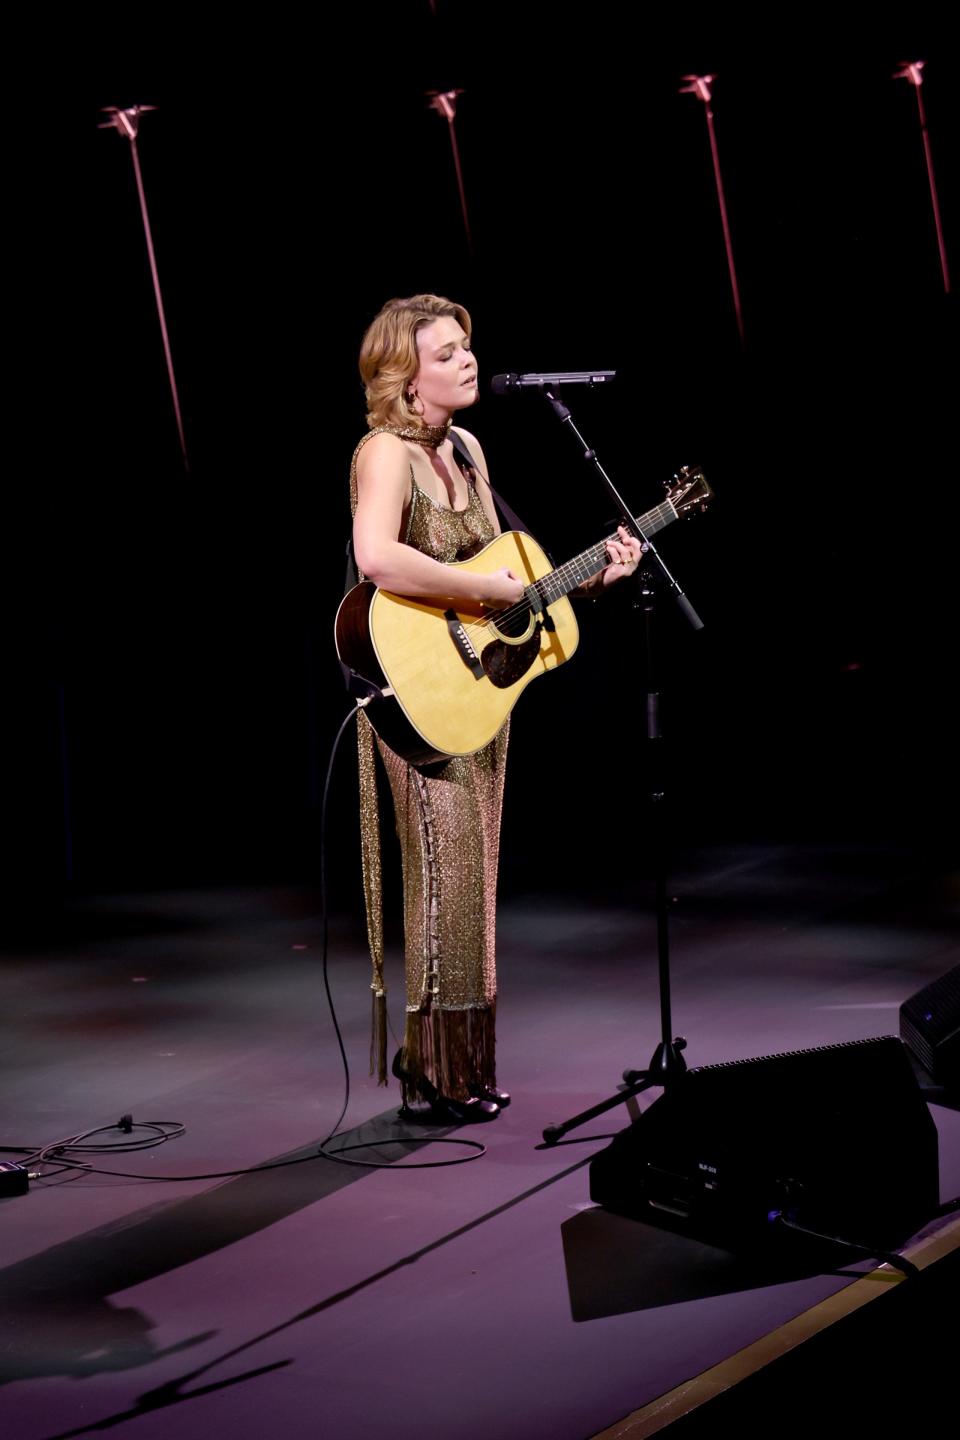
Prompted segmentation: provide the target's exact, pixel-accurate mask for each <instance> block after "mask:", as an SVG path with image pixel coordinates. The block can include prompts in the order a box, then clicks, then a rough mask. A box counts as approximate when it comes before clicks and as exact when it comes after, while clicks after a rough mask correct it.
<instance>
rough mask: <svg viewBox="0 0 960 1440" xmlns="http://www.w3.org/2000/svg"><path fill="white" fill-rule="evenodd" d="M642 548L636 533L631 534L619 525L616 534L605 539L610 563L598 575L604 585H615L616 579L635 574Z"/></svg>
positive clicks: (623, 578)
mask: <svg viewBox="0 0 960 1440" xmlns="http://www.w3.org/2000/svg"><path fill="white" fill-rule="evenodd" d="M642 549H643V547H642V546H641V544H640V541H639V540H638V539H637V537H636V535H631V534H630V532H629V530H627V529H626V527H625V526H623V525H621V526H620V527H619V529H618V530H617V533H616V535H614V536H611V538H610V539H609V540H608V541H607V554H608V555H609V556H610V564H609V565H608V566H607V568H606V569H605V570H604V571H603V572H602V573H601V576H600V579H601V582H602V584H603V585H604V587H606V586H607V585H615V584H616V582H617V581H618V580H625V579H626V578H627V577H628V576H629V575H635V574H636V572H637V567H638V566H639V564H640V555H641V552H642Z"/></svg>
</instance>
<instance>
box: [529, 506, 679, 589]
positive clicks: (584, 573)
mask: <svg viewBox="0 0 960 1440" xmlns="http://www.w3.org/2000/svg"><path fill="white" fill-rule="evenodd" d="M676 519H677V511H676V510H675V509H674V507H673V504H672V503H671V501H669V500H663V501H661V503H660V504H659V505H656V506H654V508H653V509H652V510H648V511H647V512H646V514H645V515H641V516H639V517H638V518H637V519H636V520H635V521H634V524H635V525H636V527H637V529H638V530H639V531H640V533H641V534H642V535H655V534H656V533H657V531H658V530H662V529H663V528H664V526H666V525H669V524H670V522H671V521H672V520H676ZM609 564H610V556H609V555H608V554H607V542H606V541H605V540H601V541H600V543H599V544H597V545H591V547H590V549H589V550H584V551H583V552H582V554H580V555H575V556H574V557H573V559H572V560H568V561H567V562H566V564H565V565H558V566H557V568H556V570H551V571H550V574H549V575H544V576H543V578H542V579H541V580H537V581H536V583H535V584H534V587H533V588H534V589H535V590H536V592H537V594H538V596H539V597H540V599H541V600H542V602H543V604H544V605H552V604H553V602H554V601H555V600H559V599H560V597H561V596H562V595H569V593H570V591H571V590H576V588H577V586H578V585H583V584H585V583H586V581H587V580H592V579H593V577H594V575H599V573H600V571H601V570H605V569H606V567H607V566H608V565H609Z"/></svg>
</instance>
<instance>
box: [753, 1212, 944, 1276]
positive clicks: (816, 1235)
mask: <svg viewBox="0 0 960 1440" xmlns="http://www.w3.org/2000/svg"><path fill="white" fill-rule="evenodd" d="M774 1220H775V1223H778V1224H780V1225H783V1226H785V1228H786V1229H787V1230H794V1231H796V1233H797V1234H798V1235H807V1236H809V1237H810V1238H811V1239H813V1240H826V1241H827V1242H828V1244H830V1245H839V1246H840V1247H841V1248H842V1249H845V1250H853V1251H855V1252H856V1254H858V1255H864V1256H866V1257H867V1258H868V1259H870V1260H880V1261H882V1262H883V1263H884V1264H886V1265H892V1266H893V1268H894V1269H895V1270H900V1271H902V1272H903V1274H904V1275H905V1276H906V1278H907V1279H908V1280H909V1279H911V1277H915V1276H917V1275H919V1274H920V1268H919V1266H917V1265H914V1263H913V1261H912V1260H905V1259H904V1257H903V1256H902V1255H897V1254H895V1252H894V1251H892V1250H877V1249H876V1248H875V1247H872V1246H869V1245H859V1244H858V1243H857V1242H856V1241H855V1240H847V1239H846V1238H845V1237H844V1236H842V1235H825V1234H824V1233H823V1231H822V1230H811V1229H810V1228H809V1226H807V1225H799V1224H798V1223H797V1222H796V1220H791V1219H789V1218H788V1217H787V1216H786V1215H784V1213H783V1211H782V1210H781V1211H780V1213H779V1214H778V1215H776V1216H775V1217H774Z"/></svg>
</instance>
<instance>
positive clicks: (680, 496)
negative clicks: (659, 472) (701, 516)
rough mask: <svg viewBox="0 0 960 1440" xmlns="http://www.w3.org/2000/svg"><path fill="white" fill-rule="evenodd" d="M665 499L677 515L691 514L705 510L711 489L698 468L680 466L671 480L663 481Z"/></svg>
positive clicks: (711, 495) (710, 495) (710, 497)
mask: <svg viewBox="0 0 960 1440" xmlns="http://www.w3.org/2000/svg"><path fill="white" fill-rule="evenodd" d="M664 484H665V485H666V490H667V499H668V500H669V501H670V504H671V505H672V506H673V508H674V510H676V512H677V514H678V515H693V514H696V513H698V512H702V511H704V510H706V508H707V506H708V505H709V503H710V501H711V499H712V498H713V491H712V490H711V489H710V486H709V485H708V484H707V479H706V476H705V475H704V473H703V471H702V470H700V469H696V470H694V469H691V467H690V466H689V465H683V466H681V468H680V470H679V472H678V473H677V474H676V475H674V477H673V479H672V480H666V481H664Z"/></svg>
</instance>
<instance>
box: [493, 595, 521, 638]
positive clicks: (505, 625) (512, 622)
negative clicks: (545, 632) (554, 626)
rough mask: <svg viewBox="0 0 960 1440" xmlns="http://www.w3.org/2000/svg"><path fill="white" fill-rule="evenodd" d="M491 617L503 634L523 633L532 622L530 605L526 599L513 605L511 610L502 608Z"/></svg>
mask: <svg viewBox="0 0 960 1440" xmlns="http://www.w3.org/2000/svg"><path fill="white" fill-rule="evenodd" d="M490 618H491V619H492V621H493V623H494V625H496V627H497V629H498V630H499V631H500V634H501V635H510V636H515V635H522V634H524V632H525V631H526V628H527V626H528V625H529V624H530V606H529V605H528V604H527V603H526V601H521V602H520V604H519V605H513V606H511V608H510V609H509V610H501V611H500V612H499V613H498V614H496V615H492V616H491V617H490Z"/></svg>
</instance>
